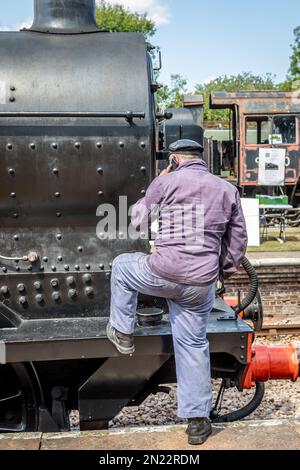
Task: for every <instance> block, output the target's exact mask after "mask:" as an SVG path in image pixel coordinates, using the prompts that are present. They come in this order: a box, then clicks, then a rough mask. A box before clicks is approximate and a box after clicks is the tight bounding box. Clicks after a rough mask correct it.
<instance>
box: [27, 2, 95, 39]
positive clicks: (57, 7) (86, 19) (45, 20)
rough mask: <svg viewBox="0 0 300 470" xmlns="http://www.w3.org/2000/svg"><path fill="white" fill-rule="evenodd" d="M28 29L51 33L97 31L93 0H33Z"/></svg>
mask: <svg viewBox="0 0 300 470" xmlns="http://www.w3.org/2000/svg"><path fill="white" fill-rule="evenodd" d="M29 31H34V32H39V33H52V34H81V33H93V32H99V31H100V30H99V28H98V26H97V24H96V5H95V0H34V20H33V24H32V26H31V28H30V29H29Z"/></svg>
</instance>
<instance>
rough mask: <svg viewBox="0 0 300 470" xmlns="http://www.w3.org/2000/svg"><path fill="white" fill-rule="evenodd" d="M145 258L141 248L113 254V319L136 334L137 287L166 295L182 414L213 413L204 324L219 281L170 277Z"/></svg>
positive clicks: (116, 325)
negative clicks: (201, 283) (180, 281)
mask: <svg viewBox="0 0 300 470" xmlns="http://www.w3.org/2000/svg"><path fill="white" fill-rule="evenodd" d="M146 259H147V256H146V255H145V254H142V253H131V254H125V255H121V256H118V258H116V259H115V261H114V263H113V268H112V278H111V317H110V321H111V324H112V326H113V327H114V328H116V329H117V330H118V331H120V332H121V333H124V334H133V332H134V328H135V316H136V310H137V298H138V293H141V294H146V295H151V296H156V297H161V298H165V299H166V300H167V302H168V305H169V316H170V321H171V325H172V335H173V343H174V351H175V361H176V374H177V383H178V416H179V417H180V418H206V417H209V415H210V411H211V401H212V390H211V372H210V354H209V343H208V341H207V335H206V330H207V324H208V318H209V315H210V313H211V311H212V308H213V303H214V296H215V284H212V285H210V286H201V287H198V286H188V285H183V284H175V283H172V282H169V281H166V280H164V279H161V278H160V277H158V276H156V275H155V274H153V272H152V271H151V270H150V268H149V267H148V265H147V263H146Z"/></svg>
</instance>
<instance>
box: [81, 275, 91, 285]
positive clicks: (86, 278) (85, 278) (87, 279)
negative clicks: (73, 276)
mask: <svg viewBox="0 0 300 470" xmlns="http://www.w3.org/2000/svg"><path fill="white" fill-rule="evenodd" d="M82 279H83V281H84V282H85V283H86V284H88V283H89V282H91V281H92V276H91V275H90V274H85V275H84V276H83V278H82Z"/></svg>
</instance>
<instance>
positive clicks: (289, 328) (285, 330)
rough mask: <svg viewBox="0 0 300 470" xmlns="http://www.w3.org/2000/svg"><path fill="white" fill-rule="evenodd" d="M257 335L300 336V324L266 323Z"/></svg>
mask: <svg viewBox="0 0 300 470" xmlns="http://www.w3.org/2000/svg"><path fill="white" fill-rule="evenodd" d="M256 335H257V336H289V335H290V336H298V335H300V324H292V323H291V324H285V325H280V324H279V325H264V326H263V328H262V330H261V331H260V332H259V333H257V334H256Z"/></svg>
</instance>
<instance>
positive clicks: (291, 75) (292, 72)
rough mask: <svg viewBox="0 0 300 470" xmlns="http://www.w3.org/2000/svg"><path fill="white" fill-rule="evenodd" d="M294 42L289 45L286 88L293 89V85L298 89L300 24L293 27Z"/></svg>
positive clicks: (299, 78) (299, 75)
mask: <svg viewBox="0 0 300 470" xmlns="http://www.w3.org/2000/svg"><path fill="white" fill-rule="evenodd" d="M294 36H295V42H294V44H292V45H291V48H292V55H291V65H290V69H289V72H288V77H287V82H286V84H285V85H286V87H287V89H290V90H293V89H295V87H297V88H298V89H299V88H300V86H299V80H300V26H298V28H296V29H294Z"/></svg>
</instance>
